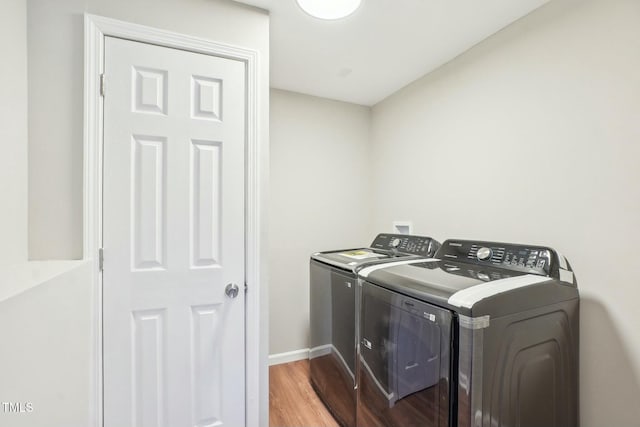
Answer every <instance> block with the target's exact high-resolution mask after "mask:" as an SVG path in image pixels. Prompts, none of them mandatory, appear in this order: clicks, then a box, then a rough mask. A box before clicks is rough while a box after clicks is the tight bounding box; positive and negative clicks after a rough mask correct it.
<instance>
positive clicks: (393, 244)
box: [391, 238, 400, 248]
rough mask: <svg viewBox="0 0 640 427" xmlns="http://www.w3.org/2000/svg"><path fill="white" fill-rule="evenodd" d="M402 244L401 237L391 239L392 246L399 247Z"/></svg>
mask: <svg viewBox="0 0 640 427" xmlns="http://www.w3.org/2000/svg"><path fill="white" fill-rule="evenodd" d="M399 245H400V239H398V238H395V239H393V240H392V241H391V247H392V248H397V247H398V246H399Z"/></svg>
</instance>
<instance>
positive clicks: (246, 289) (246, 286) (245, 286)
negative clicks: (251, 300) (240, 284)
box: [244, 283, 249, 294]
mask: <svg viewBox="0 0 640 427" xmlns="http://www.w3.org/2000/svg"><path fill="white" fill-rule="evenodd" d="M248 290H249V286H248V285H247V284H246V283H245V284H244V293H245V294H246V293H247V291H248Z"/></svg>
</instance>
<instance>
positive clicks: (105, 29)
mask: <svg viewBox="0 0 640 427" xmlns="http://www.w3.org/2000/svg"><path fill="white" fill-rule="evenodd" d="M84 21H85V25H84V28H85V47H84V54H85V57H84V212H83V215H84V230H83V231H84V242H83V243H84V250H83V257H84V259H85V260H90V261H92V263H93V276H92V282H91V286H92V293H93V294H92V296H93V303H94V305H93V307H91V309H92V314H93V319H94V322H93V325H92V329H93V338H94V342H93V349H92V351H93V353H92V359H93V360H92V377H93V378H92V388H93V392H94V393H95V396H92V399H91V400H92V408H91V420H90V422H91V424H92V425H94V426H96V427H102V425H103V416H102V402H103V395H102V274H101V272H100V271H99V256H98V254H99V249H100V248H101V247H102V172H103V171H102V147H103V103H102V98H101V96H100V74H101V73H102V72H103V71H104V38H105V37H106V36H114V37H120V38H124V39H128V40H133V41H139V42H143V43H150V44H155V45H160V46H165V47H171V48H177V49H182V50H187V51H192V52H198V53H203V54H207V55H213V56H218V57H223V58H229V59H234V60H238V61H242V62H244V63H245V67H246V79H247V81H246V88H247V96H246V107H247V120H246V160H245V161H246V177H245V179H246V194H245V233H246V234H245V239H246V245H245V248H246V249H245V250H246V257H245V259H246V266H245V280H246V283H247V286H248V288H247V289H248V292H247V295H246V306H245V316H246V331H245V339H246V350H245V351H246V384H245V397H246V400H245V405H246V422H247V426H249V427H258V426H260V425H261V424H263V423H264V422H265V420H263V419H262V418H264V417H265V414H266V412H265V410H264V408H265V405H267V404H268V394H266V393H265V392H264V391H265V390H268V388H267V387H265V386H264V384H262V383H261V382H264V378H267V374H266V372H268V371H267V370H268V361H267V358H266V354H265V355H263V354H262V351H261V347H262V346H261V345H260V344H261V343H263V342H265V340H266V337H265V336H261V334H262V335H264V331H265V330H266V329H265V328H263V327H261V308H262V307H263V306H264V304H263V301H265V300H266V290H265V289H264V286H263V285H264V283H266V277H265V272H264V270H263V267H261V263H260V260H261V258H262V256H263V254H262V253H261V245H263V243H262V242H261V231H262V230H261V224H262V221H261V219H262V216H261V215H262V212H263V210H264V206H263V205H262V203H263V202H262V199H261V194H260V178H261V176H262V170H261V165H260V158H261V150H260V142H261V141H260V139H259V135H260V132H259V118H260V114H259V113H260V111H259V103H258V93H259V89H260V87H259V86H260V85H259V55H258V52H257V51H255V50H251V49H245V48H239V47H235V46H230V45H227V44H221V43H217V42H212V41H209V40H206V39H202V38H198V37H193V36H187V35H183V34H177V33H173V32H170V31H165V30H160V29H156V28H151V27H146V26H143V25H138V24H131V23H128V22H123V21H119V20H115V19H110V18H104V17H100V16H95V15H90V14H85V16H84ZM106 90H107V91H108V88H107V89H106ZM263 359H264V360H263ZM261 409H262V410H261Z"/></svg>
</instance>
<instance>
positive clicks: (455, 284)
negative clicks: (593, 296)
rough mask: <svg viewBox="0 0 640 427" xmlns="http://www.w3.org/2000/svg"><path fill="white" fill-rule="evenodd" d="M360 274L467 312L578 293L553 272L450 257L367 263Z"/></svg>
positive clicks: (496, 310) (526, 305)
mask: <svg viewBox="0 0 640 427" xmlns="http://www.w3.org/2000/svg"><path fill="white" fill-rule="evenodd" d="M363 273H364V274H363ZM359 277H360V278H361V279H364V280H366V281H367V282H370V283H372V284H375V285H378V286H381V287H384V288H387V289H391V290H394V291H396V292H399V293H402V294H405V295H409V296H412V297H414V298H417V299H420V300H422V301H426V302H430V303H433V304H436V305H438V306H441V307H445V308H448V309H450V310H453V311H456V312H458V313H460V314H464V315H467V316H482V315H490V316H492V317H493V316H502V315H506V314H510V313H515V312H519V311H523V310H526V309H530V308H534V307H540V306H542V305H549V304H553V303H556V302H559V301H564V300H568V299H573V298H577V297H578V292H577V288H575V287H572V286H566V285H564V284H562V283H561V282H560V281H558V280H556V279H554V278H551V277H547V276H541V275H534V274H529V273H526V272H519V271H513V270H505V269H500V268H495V267H493V266H490V265H473V264H467V263H462V262H452V261H446V260H435V259H431V260H425V261H418V262H413V263H405V264H402V265H391V266H386V265H384V264H383V265H380V266H379V267H378V268H376V267H367V268H366V269H364V270H362V271H361V274H359Z"/></svg>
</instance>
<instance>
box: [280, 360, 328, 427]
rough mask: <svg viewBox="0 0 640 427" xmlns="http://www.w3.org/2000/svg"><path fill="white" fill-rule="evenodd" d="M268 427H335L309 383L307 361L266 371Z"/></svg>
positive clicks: (285, 364)
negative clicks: (267, 377)
mask: <svg viewBox="0 0 640 427" xmlns="http://www.w3.org/2000/svg"><path fill="white" fill-rule="evenodd" d="M269 426H270V427H339V425H338V423H337V422H336V420H335V419H334V418H333V417H332V416H331V414H330V413H329V411H328V410H327V409H326V408H325V407H324V405H323V404H322V402H321V401H320V398H319V397H318V395H317V394H316V392H315V391H314V390H313V388H312V387H311V384H310V383H309V361H308V360H300V361H297V362H291V363H284V364H282V365H274V366H271V367H269Z"/></svg>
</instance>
